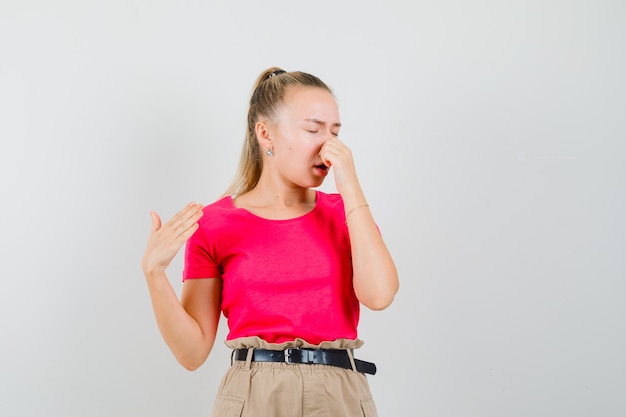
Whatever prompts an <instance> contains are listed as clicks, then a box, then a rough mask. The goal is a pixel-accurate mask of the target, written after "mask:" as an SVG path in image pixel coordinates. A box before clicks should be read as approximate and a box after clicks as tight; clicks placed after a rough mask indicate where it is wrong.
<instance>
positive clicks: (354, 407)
mask: <svg viewBox="0 0 626 417" xmlns="http://www.w3.org/2000/svg"><path fill="white" fill-rule="evenodd" d="M254 339H256V338H246V340H245V341H244V342H243V343H242V341H241V339H240V340H238V341H232V342H229V343H227V345H229V347H236V348H241V347H248V348H254V347H263V348H265V349H267V348H275V347H277V345H270V344H267V343H266V342H263V341H259V340H254ZM361 344H362V342H360V341H346V340H341V341H336V342H332V343H328V342H325V343H323V344H322V345H318V346H311V345H307V344H306V343H300V344H299V346H294V344H293V343H289V344H286V345H285V344H283V345H281V346H284V347H283V348H285V347H320V346H321V347H323V348H325V349H337V348H339V349H351V348H353V347H355V346H356V347H358V346H360V345H361ZM254 345H256V346H254ZM295 345H298V343H295ZM251 352H252V349H250V352H249V354H248V359H247V360H246V361H245V362H244V361H235V362H234V363H233V364H232V366H231V367H230V368H229V369H228V371H227V372H226V375H224V378H223V379H222V383H221V385H220V388H219V391H218V394H217V398H216V400H215V404H214V407H213V413H212V414H211V416H212V417H377V414H376V407H375V405H374V400H373V399H372V395H371V393H370V389H369V385H368V383H367V379H366V376H365V374H362V373H360V372H356V371H354V370H351V369H343V368H339V367H335V366H328V365H301V364H293V365H290V364H287V363H280V362H279V363H276V362H252V361H251V360H250V359H251V356H250V355H251Z"/></svg>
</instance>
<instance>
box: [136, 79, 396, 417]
mask: <svg viewBox="0 0 626 417" xmlns="http://www.w3.org/2000/svg"><path fill="white" fill-rule="evenodd" d="M340 128H341V123H340V120H339V111H338V108H337V103H336V101H335V99H334V96H333V94H332V92H331V90H330V89H329V88H328V86H326V84H324V83H323V82H322V81H321V80H320V79H319V78H317V77H315V76H313V75H310V74H306V73H303V72H285V71H283V70H281V69H280V68H270V69H268V70H266V71H264V72H263V73H262V74H261V75H260V76H259V78H258V79H257V82H256V85H255V88H254V92H253V94H252V98H251V99H250V108H249V112H248V131H247V135H246V140H245V143H244V148H243V153H242V158H241V165H240V168H239V172H238V175H237V177H236V179H235V181H234V182H233V185H232V186H231V187H230V188H229V190H228V191H227V192H226V194H225V197H222V198H221V199H219V200H218V201H216V202H214V203H213V204H211V205H209V206H206V207H202V206H201V205H199V204H196V203H190V204H189V205H187V206H186V207H185V208H184V209H183V210H181V211H180V212H179V213H177V214H176V215H175V216H174V217H173V218H172V219H171V220H169V221H168V222H167V223H165V224H163V225H162V224H161V220H160V218H159V216H158V215H157V214H156V213H155V212H152V213H151V214H152V230H151V233H150V237H149V240H148V245H147V248H146V251H145V254H144V257H143V259H142V267H143V270H144V273H145V276H146V280H147V283H148V288H149V290H150V296H151V299H152V304H153V307H154V313H155V316H156V320H157V323H158V326H159V329H160V331H161V334H162V335H163V338H164V339H165V342H166V343H167V345H168V346H169V348H170V349H171V350H172V352H173V353H174V355H175V357H176V359H177V360H178V361H179V362H180V363H181V364H182V365H183V366H184V367H185V368H187V369H189V370H193V369H196V368H198V367H199V366H200V365H201V364H202V363H203V362H204V361H205V360H206V358H207V356H208V355H209V353H210V352H211V348H212V347H213V343H214V342H215V337H216V332H217V325H218V321H219V317H220V312H221V311H222V312H224V316H225V317H227V318H228V326H229V334H228V337H227V341H226V343H227V345H228V346H229V347H231V348H232V349H233V358H232V366H231V367H230V368H229V370H228V372H227V374H226V375H225V376H224V379H223V381H222V384H221V386H220V390H219V393H218V397H217V399H216V402H215V406H214V409H213V416H214V417H228V416H254V417H263V416H268V417H270V416H271V417H276V416H318V415H320V416H322V415H323V416H333V417H342V416H346V417H348V416H350V417H352V416H361V415H364V416H368V417H369V416H376V410H375V407H374V402H373V400H372V398H371V394H370V390H369V386H368V383H367V380H366V377H365V374H366V373H369V374H373V373H374V372H375V366H374V364H372V363H369V362H365V361H361V360H358V359H355V358H354V355H353V349H355V348H358V347H360V346H361V345H362V342H361V341H360V340H359V339H357V324H358V320H359V306H360V304H363V305H364V306H366V307H368V308H370V309H372V310H381V309H384V308H386V307H387V306H389V304H390V303H391V302H392V300H393V298H394V296H395V294H396V292H397V290H398V276H397V271H396V268H395V265H394V262H393V260H392V258H391V256H390V254H389V252H388V250H387V248H386V246H385V244H384V242H383V239H382V238H381V235H380V233H379V231H378V229H377V226H376V224H375V222H374V219H373V218H372V214H371V212H370V210H369V206H368V204H367V200H366V199H365V195H364V194H363V191H362V189H361V186H360V185H359V181H358V178H357V173H356V170H355V166H354V162H353V160H352V155H351V152H350V149H349V148H348V147H347V146H346V145H344V144H343V143H342V142H341V141H340V140H339V139H338V135H339V130H340ZM331 167H332V170H333V173H334V179H335V184H336V187H337V191H338V193H337V194H326V193H323V192H321V191H317V190H315V189H314V188H315V187H318V186H320V185H321V184H322V182H323V181H324V179H325V178H326V176H327V175H328V174H329V170H330V168H331ZM185 243H186V249H185V269H184V272H183V280H184V285H183V291H182V295H181V299H180V300H178V298H177V296H176V294H175V292H174V290H173V289H172V286H171V284H170V283H169V281H168V278H167V276H166V273H165V270H166V268H167V267H168V265H169V264H170V262H171V260H172V259H173V258H174V256H175V255H176V253H177V252H178V251H179V250H180V248H181V247H182V246H183V244H185Z"/></svg>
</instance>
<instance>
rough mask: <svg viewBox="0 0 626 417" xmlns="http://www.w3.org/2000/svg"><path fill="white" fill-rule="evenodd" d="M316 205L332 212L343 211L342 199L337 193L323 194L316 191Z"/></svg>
mask: <svg viewBox="0 0 626 417" xmlns="http://www.w3.org/2000/svg"><path fill="white" fill-rule="evenodd" d="M317 203H318V204H317V205H318V206H319V207H320V208H323V209H327V210H333V211H335V210H336V211H339V212H342V213H343V211H344V208H343V199H342V198H341V195H340V194H339V193H329V194H328V193H324V192H322V191H317Z"/></svg>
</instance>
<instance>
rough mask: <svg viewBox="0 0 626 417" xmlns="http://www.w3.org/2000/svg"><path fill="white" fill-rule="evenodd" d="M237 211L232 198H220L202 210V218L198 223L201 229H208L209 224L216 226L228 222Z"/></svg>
mask: <svg viewBox="0 0 626 417" xmlns="http://www.w3.org/2000/svg"><path fill="white" fill-rule="evenodd" d="M234 211H235V206H234V205H233V201H232V199H231V198H230V196H225V197H222V198H220V199H219V200H217V201H214V202H213V203H211V204H209V205H206V206H204V207H203V208H202V213H203V214H202V218H201V219H200V221H199V222H198V223H199V224H200V227H206V226H207V225H208V224H212V225H216V224H219V223H221V222H222V221H228V220H229V218H230V216H231V215H232V214H233V212H234Z"/></svg>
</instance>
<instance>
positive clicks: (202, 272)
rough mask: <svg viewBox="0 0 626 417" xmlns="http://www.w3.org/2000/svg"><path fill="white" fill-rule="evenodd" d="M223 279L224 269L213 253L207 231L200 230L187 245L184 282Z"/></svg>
mask: <svg viewBox="0 0 626 417" xmlns="http://www.w3.org/2000/svg"><path fill="white" fill-rule="evenodd" d="M221 277H222V269H221V268H220V266H219V264H218V263H217V262H216V261H215V259H214V255H213V254H212V253H211V250H210V247H209V245H208V243H207V239H206V237H205V230H203V229H202V228H199V229H198V230H196V232H195V233H194V234H193V235H192V236H191V237H190V238H189V240H188V241H187V244H186V245H185V267H184V269H183V281H186V280H188V279H198V278H221Z"/></svg>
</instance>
